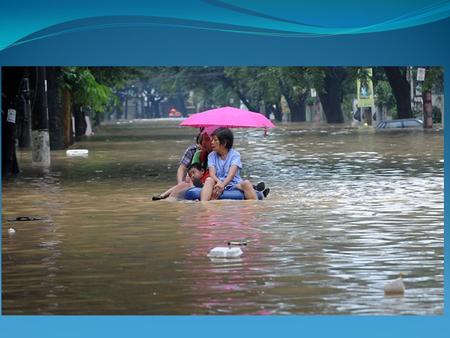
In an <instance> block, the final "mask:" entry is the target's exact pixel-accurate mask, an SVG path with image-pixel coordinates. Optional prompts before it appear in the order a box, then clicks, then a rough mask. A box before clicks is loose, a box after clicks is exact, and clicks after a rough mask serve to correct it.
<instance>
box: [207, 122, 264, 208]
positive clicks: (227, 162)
mask: <svg viewBox="0 0 450 338" xmlns="http://www.w3.org/2000/svg"><path fill="white" fill-rule="evenodd" d="M233 141H234V136H233V133H232V132H231V130H230V129H228V128H218V129H217V130H215V131H214V132H213V133H212V135H211V148H212V152H211V153H210V154H209V155H208V169H209V177H208V178H206V180H205V184H204V186H203V188H202V191H201V193H200V200H201V201H209V200H211V199H218V198H219V197H220V195H222V193H223V192H224V190H234V189H238V190H241V191H242V192H243V193H244V196H245V199H247V200H256V199H257V195H256V192H255V190H254V188H253V185H252V184H251V183H250V181H248V180H245V181H243V180H242V179H241V176H240V172H241V169H242V163H241V155H240V154H239V152H238V151H236V150H234V149H233Z"/></svg>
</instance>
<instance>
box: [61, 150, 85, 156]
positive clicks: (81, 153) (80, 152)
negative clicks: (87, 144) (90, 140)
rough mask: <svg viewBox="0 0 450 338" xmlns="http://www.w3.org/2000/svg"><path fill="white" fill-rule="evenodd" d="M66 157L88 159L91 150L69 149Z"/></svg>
mask: <svg viewBox="0 0 450 338" xmlns="http://www.w3.org/2000/svg"><path fill="white" fill-rule="evenodd" d="M66 155H67V156H69V157H75V156H81V157H87V156H88V155H89V150H87V149H69V150H66Z"/></svg>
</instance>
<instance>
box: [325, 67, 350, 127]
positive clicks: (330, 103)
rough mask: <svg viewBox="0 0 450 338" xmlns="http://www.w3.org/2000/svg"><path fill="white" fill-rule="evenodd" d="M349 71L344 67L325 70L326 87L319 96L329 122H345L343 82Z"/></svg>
mask: <svg viewBox="0 0 450 338" xmlns="http://www.w3.org/2000/svg"><path fill="white" fill-rule="evenodd" d="M346 76H347V73H346V71H345V69H343V68H342V67H328V68H327V69H326V72H325V79H324V88H323V91H322V92H321V93H320V95H319V98H320V102H321V103H322V108H323V110H324V113H325V116H326V119H327V123H344V114H343V113H342V108H341V103H342V98H343V92H342V82H343V81H344V80H345V78H346Z"/></svg>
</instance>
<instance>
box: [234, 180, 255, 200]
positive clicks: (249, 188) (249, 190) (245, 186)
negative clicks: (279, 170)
mask: <svg viewBox="0 0 450 338" xmlns="http://www.w3.org/2000/svg"><path fill="white" fill-rule="evenodd" d="M236 188H238V189H239V190H242V191H243V192H244V197H245V199H246V200H256V199H258V196H257V195H256V191H255V189H253V185H252V184H251V182H250V181H247V180H246V181H242V182H241V183H239V184H237V185H236Z"/></svg>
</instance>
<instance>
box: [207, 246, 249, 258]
mask: <svg viewBox="0 0 450 338" xmlns="http://www.w3.org/2000/svg"><path fill="white" fill-rule="evenodd" d="M242 254H243V252H242V250H241V248H239V247H232V248H230V247H226V246H224V247H222V246H218V247H215V248H213V249H211V250H210V251H209V253H208V257H211V258H236V257H239V256H241V255H242Z"/></svg>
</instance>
